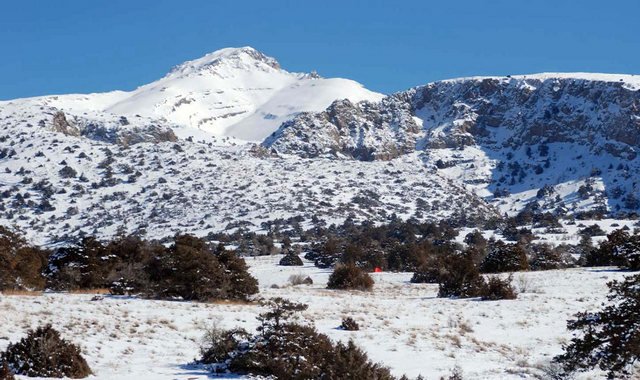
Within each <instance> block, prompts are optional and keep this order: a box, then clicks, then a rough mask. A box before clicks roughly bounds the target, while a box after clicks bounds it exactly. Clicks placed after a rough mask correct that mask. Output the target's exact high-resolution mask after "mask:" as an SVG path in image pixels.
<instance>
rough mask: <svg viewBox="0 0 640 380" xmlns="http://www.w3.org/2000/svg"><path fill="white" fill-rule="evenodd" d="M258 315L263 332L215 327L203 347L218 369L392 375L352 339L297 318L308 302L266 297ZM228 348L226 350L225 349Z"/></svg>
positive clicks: (299, 376) (293, 375)
mask: <svg viewBox="0 0 640 380" xmlns="http://www.w3.org/2000/svg"><path fill="white" fill-rule="evenodd" d="M264 305H266V306H269V307H270V309H269V310H268V311H266V312H264V313H261V314H260V315H259V316H258V321H259V322H260V327H259V328H258V334H256V335H253V336H246V335H244V333H242V332H241V333H239V334H238V333H237V332H235V331H233V330H232V331H230V332H220V331H216V332H215V333H214V334H213V336H214V338H213V339H208V340H211V341H212V344H210V345H208V347H205V349H203V354H207V356H206V357H205V356H204V355H203V360H202V361H203V362H207V363H210V364H214V365H213V366H212V368H213V369H214V370H215V371H220V372H223V371H230V372H232V373H238V374H250V375H253V376H265V377H273V378H277V379H292V380H303V379H304V380H307V379H317V380H330V379H355V380H365V379H366V380H368V379H378V380H393V379H394V377H393V376H392V375H391V374H390V372H389V370H388V369H387V368H385V367H383V366H381V365H379V364H374V363H372V362H371V361H370V360H369V358H368V357H367V355H366V353H364V352H363V351H362V350H360V349H359V348H357V347H356V346H355V345H354V344H353V342H349V343H347V344H342V343H338V344H333V343H332V342H331V340H330V339H329V337H327V336H326V335H324V334H321V333H318V332H317V331H316V330H315V328H313V327H312V326H306V325H301V324H298V323H295V322H293V319H294V317H295V316H296V313H298V312H300V311H302V310H305V309H306V307H307V306H306V305H304V304H299V303H294V302H290V301H288V300H285V299H282V298H275V299H272V300H269V301H267V302H266V303H265V304H264ZM225 351H226V353H225Z"/></svg>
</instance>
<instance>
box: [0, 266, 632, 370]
mask: <svg viewBox="0 0 640 380" xmlns="http://www.w3.org/2000/svg"><path fill="white" fill-rule="evenodd" d="M279 258H280V256H272V257H258V258H247V262H248V264H249V265H250V266H251V272H252V273H253V274H254V276H256V277H257V278H258V279H259V281H260V292H261V295H262V296H263V297H275V296H282V297H287V298H289V299H292V300H295V301H298V302H304V303H308V304H309V309H308V310H307V311H306V312H305V313H304V317H305V318H306V319H308V320H309V321H313V322H314V323H315V325H316V326H317V328H318V330H319V331H320V332H323V333H326V334H328V335H329V336H330V337H331V338H332V339H336V340H346V339H349V338H352V339H353V340H354V341H356V343H357V344H358V345H360V346H361V347H363V348H364V349H366V351H367V352H368V353H369V355H370V356H371V358H372V359H373V360H375V361H380V362H383V363H384V364H385V365H387V366H389V367H390V368H391V369H392V371H393V372H394V373H395V374H397V375H401V374H403V373H406V374H407V375H409V376H417V375H418V374H422V375H423V376H425V377H426V378H427V379H438V378H439V377H440V376H442V375H447V374H448V373H449V372H450V370H451V368H453V367H454V366H456V365H457V366H459V367H460V368H461V369H462V371H463V374H464V378H465V379H522V378H545V376H544V373H543V372H542V371H541V368H542V367H544V366H545V364H546V363H548V361H549V360H550V358H551V357H552V356H554V355H555V354H557V353H559V352H560V351H561V345H562V343H563V342H566V341H567V340H568V339H569V338H570V334H569V333H568V332H567V331H566V329H565V324H566V319H567V318H568V317H570V316H571V315H572V314H574V313H576V312H578V311H583V310H593V309H596V308H598V307H599V305H600V304H601V302H603V301H604V300H605V295H606V293H607V288H606V285H605V284H606V283H607V282H608V281H610V280H612V279H620V278H622V277H623V276H624V275H626V274H628V273H624V272H619V271H616V270H613V269H611V270H609V269H606V268H605V269H602V268H597V269H596V268H593V269H592V268H578V269H570V270H559V271H546V272H530V273H516V274H515V275H514V283H515V284H516V286H517V287H518V288H519V289H520V292H521V294H520V295H519V297H518V299H517V300H513V301H494V302H487V301H485V302H481V301H478V300H475V299H467V300H452V299H440V298H436V293H437V285H429V284H410V283H409V279H410V278H411V274H410V273H377V274H373V275H374V276H375V277H374V278H375V280H376V285H375V286H374V291H373V292H371V293H362V292H350V291H331V290H327V289H324V287H325V285H326V281H327V279H328V276H329V271H328V270H322V269H318V268H315V267H313V266H312V265H311V264H309V263H306V264H305V266H304V267H280V266H277V262H278V260H279ZM292 274H305V275H309V276H311V277H312V278H313V281H314V284H313V285H311V286H305V285H301V286H296V287H293V286H290V285H288V278H289V276H290V275H292ZM274 285H277V287H276V286H274ZM92 298H94V295H91V294H51V293H46V294H43V295H37V296H15V295H14V296H0V350H3V349H4V348H5V347H6V346H7V345H8V344H9V342H10V341H11V342H14V341H16V340H18V339H19V338H20V337H22V336H23V335H24V334H25V332H26V330H27V329H28V328H33V327H36V326H37V325H39V324H43V323H52V324H53V325H54V326H55V327H56V328H58V329H60V330H61V332H62V333H63V336H65V337H66V338H68V339H70V340H72V341H74V342H76V343H78V344H80V345H81V346H82V348H83V352H84V354H85V355H86V358H87V361H88V362H89V364H90V366H91V368H92V369H93V371H94V373H95V376H94V378H98V379H194V380H195V379H206V378H210V377H211V376H212V375H211V374H209V373H207V372H206V370H205V369H204V368H202V367H199V366H194V365H189V363H190V362H192V361H193V359H194V358H196V357H198V347H199V343H200V339H201V337H202V335H203V332H204V329H205V328H206V326H209V325H211V324H212V323H216V322H217V323H218V324H219V325H221V326H222V327H234V326H240V327H244V328H246V329H247V330H254V329H255V327H256V321H255V316H256V315H257V313H259V312H260V308H259V307H258V306H256V305H242V304H229V303H216V304H213V303H211V304H206V303H191V302H167V301H149V300H140V299H135V298H128V297H111V296H105V297H104V298H103V299H98V300H92ZM98 298H100V297H98ZM343 316H352V317H353V318H354V319H356V320H357V321H358V323H359V324H360V327H361V330H360V331H355V332H347V331H342V330H339V329H337V326H338V325H340V322H341V319H342V317H343ZM580 378H584V379H587V378H602V376H600V375H599V374H597V373H591V374H587V375H583V376H581V377H580Z"/></svg>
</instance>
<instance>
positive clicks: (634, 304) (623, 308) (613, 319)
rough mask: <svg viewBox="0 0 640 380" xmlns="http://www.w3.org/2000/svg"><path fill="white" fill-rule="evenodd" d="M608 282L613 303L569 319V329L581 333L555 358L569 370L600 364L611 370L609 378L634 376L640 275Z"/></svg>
mask: <svg viewBox="0 0 640 380" xmlns="http://www.w3.org/2000/svg"><path fill="white" fill-rule="evenodd" d="M608 286H609V295H608V296H607V299H608V301H609V302H610V305H608V306H605V307H604V309H602V310H600V311H597V312H583V313H579V314H577V315H576V319H574V320H570V321H568V323H567V328H568V329H569V330H572V331H575V332H580V333H581V334H580V335H579V336H576V337H574V338H573V339H572V340H571V343H570V344H569V345H567V346H566V347H565V348H564V350H565V352H564V353H563V354H562V355H559V356H557V357H555V358H554V361H556V362H559V363H561V364H562V366H563V367H564V369H565V371H566V373H571V372H574V371H586V370H589V369H592V368H595V367H598V368H600V369H601V370H603V371H607V372H608V378H609V379H617V378H628V377H630V376H632V373H631V370H632V366H633V364H634V363H636V361H637V360H638V359H639V358H640V320H639V319H638V318H639V317H638V316H640V275H635V276H630V277H627V278H626V279H625V280H623V281H613V282H610V283H609V284H608Z"/></svg>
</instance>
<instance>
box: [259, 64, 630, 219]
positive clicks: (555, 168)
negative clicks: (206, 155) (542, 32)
mask: <svg viewBox="0 0 640 380" xmlns="http://www.w3.org/2000/svg"><path fill="white" fill-rule="evenodd" d="M263 145H265V146H266V147H268V148H271V149H274V150H275V151H278V152H280V153H287V154H295V155H299V156H302V157H318V156H333V157H347V158H354V159H357V160H364V161H371V160H390V159H393V158H395V157H398V156H400V155H402V154H406V153H409V152H413V151H423V152H425V154H426V155H427V156H428V157H429V159H428V160H427V165H428V166H429V165H433V166H434V167H437V168H438V169H439V170H440V171H441V173H442V174H444V175H446V176H448V177H450V178H452V179H454V180H456V181H458V182H459V183H460V184H462V185H466V186H467V187H470V188H473V189H474V190H475V191H476V193H477V194H479V195H481V196H483V197H487V198H489V199H492V200H494V201H496V202H498V200H497V198H505V197H507V198H511V199H510V200H511V201H510V202H506V205H507V207H506V208H504V211H515V210H518V209H520V208H521V207H522V206H524V204H525V203H529V202H532V201H538V200H541V203H546V207H549V208H557V207H562V208H565V207H569V208H572V207H586V208H606V209H608V210H610V211H620V210H627V211H636V210H637V209H638V207H639V206H640V203H638V202H637V199H638V198H639V197H638V196H639V195H640V187H639V185H640V184H639V183H637V182H636V181H635V177H634V175H633V173H637V170H638V168H639V165H638V164H639V163H638V160H637V159H636V156H637V151H638V148H639V147H640V78H639V77H635V76H625V75H606V74H539V75H530V76H518V77H502V78H468V79H457V80H448V81H442V82H436V83H431V84H428V85H425V86H420V87H416V88H413V89H410V90H408V91H405V92H401V93H398V94H393V95H391V96H389V97H386V98H384V99H383V100H382V101H381V102H378V103H371V102H362V103H357V104H354V103H351V102H348V101H336V102H334V103H333V104H332V105H331V106H329V107H328V108H327V109H326V110H325V111H323V112H320V113H315V114H311V113H305V114H302V115H299V116H297V117H296V118H295V119H293V120H291V121H289V122H287V123H285V124H283V125H282V126H281V127H280V129H279V130H278V131H276V132H275V133H274V134H272V135H271V136H270V137H268V138H267V139H266V140H265V141H264V143H263ZM545 185H547V188H546V190H545V192H546V194H540V195H541V196H540V197H536V195H538V190H540V189H541V188H542V187H544V186H545ZM581 187H582V190H580V188H581ZM558 195H560V197H559V198H558V197H557V196H558ZM545 200H546V202H545ZM556 200H557V202H556ZM514 202H516V203H519V205H516V206H514V205H513V203H514Z"/></svg>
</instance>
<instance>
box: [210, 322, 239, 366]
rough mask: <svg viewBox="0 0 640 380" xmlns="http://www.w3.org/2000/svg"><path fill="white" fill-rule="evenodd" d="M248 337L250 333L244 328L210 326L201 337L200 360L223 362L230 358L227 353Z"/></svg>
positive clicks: (214, 362) (211, 362) (231, 351)
mask: <svg viewBox="0 0 640 380" xmlns="http://www.w3.org/2000/svg"><path fill="white" fill-rule="evenodd" d="M249 337H250V334H249V333H248V332H247V331H245V330H244V329H233V330H222V329H220V328H218V327H217V326H212V327H211V328H209V329H208V330H207V331H206V333H205V336H204V338H203V342H202V346H201V347H200V355H201V359H200V362H202V363H204V364H216V363H223V362H225V361H226V360H228V359H230V357H229V355H230V354H231V353H233V352H234V351H235V350H236V349H237V348H238V347H239V345H240V342H242V341H246V340H247V339H248V338H249Z"/></svg>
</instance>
